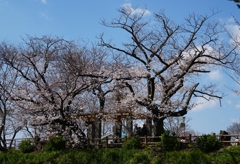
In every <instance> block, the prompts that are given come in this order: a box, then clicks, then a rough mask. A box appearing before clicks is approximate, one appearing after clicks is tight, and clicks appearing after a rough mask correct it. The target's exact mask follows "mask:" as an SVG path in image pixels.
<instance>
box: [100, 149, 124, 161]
mask: <svg viewBox="0 0 240 164" xmlns="http://www.w3.org/2000/svg"><path fill="white" fill-rule="evenodd" d="M120 155H121V153H120V152H119V150H118V149H105V150H104V151H103V154H102V160H101V161H102V163H104V164H118V163H120V162H121V161H120V160H121V156H120Z"/></svg>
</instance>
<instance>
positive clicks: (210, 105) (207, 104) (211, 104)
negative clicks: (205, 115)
mask: <svg viewBox="0 0 240 164" xmlns="http://www.w3.org/2000/svg"><path fill="white" fill-rule="evenodd" d="M196 103H197V104H198V105H197V106H196V107H194V108H193V109H192V111H202V110H205V109H206V110H207V109H214V108H216V107H217V106H218V105H219V101H217V100H215V101H214V100H211V101H207V100H205V99H202V98H198V99H197V101H196Z"/></svg>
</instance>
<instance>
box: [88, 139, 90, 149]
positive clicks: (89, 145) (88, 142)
mask: <svg viewBox="0 0 240 164" xmlns="http://www.w3.org/2000/svg"><path fill="white" fill-rule="evenodd" d="M87 148H90V139H89V138H87Z"/></svg>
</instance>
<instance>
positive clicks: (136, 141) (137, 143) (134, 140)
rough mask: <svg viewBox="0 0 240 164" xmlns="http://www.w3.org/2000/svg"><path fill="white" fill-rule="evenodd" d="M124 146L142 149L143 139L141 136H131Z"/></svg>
mask: <svg viewBox="0 0 240 164" xmlns="http://www.w3.org/2000/svg"><path fill="white" fill-rule="evenodd" d="M123 148H125V149H140V148H141V140H140V138H139V136H134V137H129V138H128V139H127V140H125V141H124V143H123Z"/></svg>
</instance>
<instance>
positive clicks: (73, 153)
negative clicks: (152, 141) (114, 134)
mask: <svg viewBox="0 0 240 164" xmlns="http://www.w3.org/2000/svg"><path fill="white" fill-rule="evenodd" d="M239 154H240V147H239V146H233V147H231V148H228V149H224V150H221V151H218V152H212V153H204V152H202V151H200V150H198V149H194V150H188V151H171V152H159V151H155V150H153V149H151V148H147V149H130V150H127V149H122V148H109V149H79V150H77V149H75V150H68V151H50V152H49V151H48V152H47V151H45V152H39V153H29V154H27V153H22V152H21V151H17V150H10V151H8V152H5V153H3V152H0V163H1V164H23V163H24V164H43V163H46V164H78V163H80V164H89V163H90V164H121V163H127V164H138V163H142V164H166V163H173V164H174V163H184V164H192V163H194V164H203V163H240V156H239Z"/></svg>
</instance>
